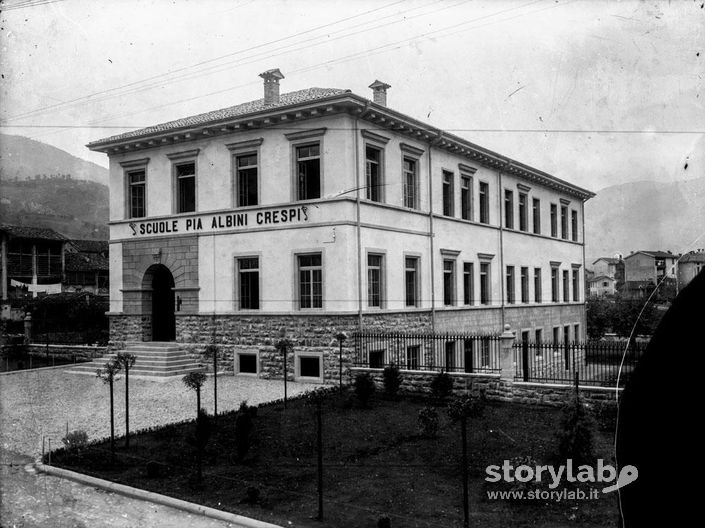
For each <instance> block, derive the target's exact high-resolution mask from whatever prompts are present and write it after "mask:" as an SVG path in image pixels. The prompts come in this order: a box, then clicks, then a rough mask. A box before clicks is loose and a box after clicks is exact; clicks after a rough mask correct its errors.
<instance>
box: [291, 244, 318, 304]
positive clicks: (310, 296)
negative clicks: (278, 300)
mask: <svg viewBox="0 0 705 528" xmlns="http://www.w3.org/2000/svg"><path fill="white" fill-rule="evenodd" d="M297 263H298V275H299V308H302V309H303V308H323V266H322V264H321V254H320V253H312V254H309V255H298V257H297Z"/></svg>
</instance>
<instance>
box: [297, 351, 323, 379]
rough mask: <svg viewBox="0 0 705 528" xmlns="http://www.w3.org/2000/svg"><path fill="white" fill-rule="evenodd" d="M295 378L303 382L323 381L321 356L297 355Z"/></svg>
mask: <svg viewBox="0 0 705 528" xmlns="http://www.w3.org/2000/svg"><path fill="white" fill-rule="evenodd" d="M296 378H297V379H302V380H303V381H319V382H320V381H323V356H322V355H321V354H315V353H311V354H307V353H302V354H297V355H296Z"/></svg>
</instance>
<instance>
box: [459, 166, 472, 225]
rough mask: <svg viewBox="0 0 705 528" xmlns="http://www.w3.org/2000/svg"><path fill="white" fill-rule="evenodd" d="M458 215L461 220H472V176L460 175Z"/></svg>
mask: <svg viewBox="0 0 705 528" xmlns="http://www.w3.org/2000/svg"><path fill="white" fill-rule="evenodd" d="M460 216H461V218H463V220H472V178H470V177H469V176H461V177H460Z"/></svg>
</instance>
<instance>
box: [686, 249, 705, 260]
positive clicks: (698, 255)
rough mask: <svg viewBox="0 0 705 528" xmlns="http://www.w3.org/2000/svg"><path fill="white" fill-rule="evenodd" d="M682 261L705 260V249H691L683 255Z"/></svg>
mask: <svg viewBox="0 0 705 528" xmlns="http://www.w3.org/2000/svg"><path fill="white" fill-rule="evenodd" d="M680 262H705V251H691V252H690V253H687V254H685V255H683V256H682V257H681V259H680Z"/></svg>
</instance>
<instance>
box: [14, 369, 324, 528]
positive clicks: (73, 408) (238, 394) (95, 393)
mask: <svg viewBox="0 0 705 528" xmlns="http://www.w3.org/2000/svg"><path fill="white" fill-rule="evenodd" d="M310 388H312V386H311V385H304V384H299V383H289V386H288V394H289V395H291V396H293V395H295V394H298V393H300V392H303V391H305V390H307V389H310ZM283 396H284V386H283V383H282V382H281V381H269V380H261V379H257V378H246V377H233V376H221V377H219V378H218V411H219V412H222V411H227V410H231V409H235V408H237V407H239V405H240V402H241V401H243V400H247V401H248V402H249V403H250V404H257V403H262V402H265V401H270V400H273V399H278V398H282V397H283ZM109 401H110V400H109V392H108V387H107V386H106V385H103V383H102V382H101V381H100V380H99V379H97V378H96V377H95V376H91V375H78V374H70V373H68V372H66V371H65V370H64V369H62V368H57V369H42V370H35V371H23V372H17V373H10V374H1V375H0V526H7V527H17V528H69V527H70V528H88V527H109V528H160V527H164V528H167V527H169V528H171V527H180V526H184V527H188V528H228V527H231V526H232V525H230V524H229V523H225V522H222V521H216V520H214V519H209V518H206V517H202V516H198V515H192V514H189V513H186V512H183V511H181V510H177V509H174V508H169V507H166V506H159V505H155V504H152V503H150V502H144V501H140V500H136V499H131V498H128V497H124V496H122V495H118V494H115V493H112V492H106V491H103V490H99V489H95V488H92V487H90V486H84V485H82V484H77V483H75V482H71V481H69V480H64V479H60V478H57V477H50V476H47V475H43V474H36V472H35V471H33V469H32V466H31V462H32V461H33V460H34V459H36V457H37V456H38V455H40V454H41V449H42V437H45V438H47V439H49V438H50V439H51V444H52V447H55V446H60V445H61V438H62V437H63V436H64V435H65V434H66V424H67V423H68V428H69V430H71V431H72V430H76V429H82V430H84V431H86V433H88V438H89V439H91V440H92V439H97V438H103V437H107V436H109V434H110V404H109ZM201 406H202V407H204V408H205V409H206V410H207V411H209V412H213V379H212V377H209V378H208V380H207V381H206V384H205V386H204V390H203V393H202V394H201ZM195 413H196V395H195V394H194V393H193V392H190V391H188V390H187V389H186V388H185V387H184V385H183V383H182V382H181V378H180V377H178V378H176V379H173V380H168V381H161V382H155V381H150V380H145V379H135V378H130V430H131V431H136V430H137V429H142V428H145V427H151V426H154V425H159V424H166V423H171V422H175V421H181V420H185V419H190V418H192V417H193V416H194V415H195ZM115 425H116V434H118V435H122V434H124V427H125V381H124V379H121V380H120V381H118V382H117V383H116V384H115ZM289 526H290V527H293V526H294V525H293V524H289Z"/></svg>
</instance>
